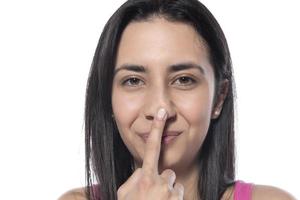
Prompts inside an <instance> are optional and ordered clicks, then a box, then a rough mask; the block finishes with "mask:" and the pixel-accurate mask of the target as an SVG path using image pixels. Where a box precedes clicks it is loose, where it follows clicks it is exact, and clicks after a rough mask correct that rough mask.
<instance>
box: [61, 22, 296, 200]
mask: <svg viewBox="0 0 300 200" xmlns="http://www.w3.org/2000/svg"><path fill="white" fill-rule="evenodd" d="M208 56H209V55H208V51H207V46H206V44H205V42H204V41H203V40H202V38H200V37H199V35H198V34H197V33H196V32H195V31H194V29H193V28H192V27H191V26H190V25H187V24H184V23H178V22H177V23H176V22H168V21H166V20H164V19H162V18H154V19H153V20H151V21H147V22H133V23H130V24H129V25H128V26H127V27H126V28H125V30H124V32H123V34H122V37H121V41H120V44H119V48H118V54H117V60H116V61H117V62H116V70H118V69H120V68H121V66H122V65H124V64H135V65H142V66H144V67H145V68H146V69H147V72H146V73H141V72H134V71H130V70H119V71H118V72H117V73H116V74H115V76H114V81H113V91H112V106H113V113H114V118H115V121H116V124H117V126H118V129H119V132H120V135H121V137H122V139H123V141H124V143H125V144H126V146H127V148H128V149H129V151H130V152H131V154H132V155H133V157H134V160H135V165H136V170H135V172H134V173H133V175H132V176H131V177H130V178H129V179H128V180H127V181H126V182H125V183H124V184H123V185H122V186H121V187H120V188H119V189H118V199H120V200H121V199H141V198H140V197H141V196H143V197H149V198H150V199H151V198H152V199H153V197H151V196H149V195H155V199H169V198H170V197H173V198H174V199H182V198H184V199H185V200H189V199H195V198H199V197H197V194H196V188H195V186H196V182H197V179H196V178H197V177H198V176H197V175H198V169H197V161H196V157H197V155H198V154H199V151H200V150H201V146H202V144H203V141H204V139H205V137H206V134H207V131H208V127H209V124H210V121H211V119H214V118H217V117H218V116H219V113H220V111H221V109H222V105H223V101H224V98H225V96H226V93H227V84H226V82H224V83H223V84H224V87H223V88H224V91H223V92H222V93H221V94H220V95H219V96H217V103H216V104H215V105H213V99H214V84H215V79H214V71H213V67H212V65H211V64H210V63H209V59H208ZM182 62H193V63H196V64H197V65H200V66H201V67H202V68H203V71H204V73H201V72H200V70H198V69H185V70H180V71H177V72H172V73H171V72H169V71H168V69H169V66H170V65H173V64H178V63H182ZM183 76H184V77H190V78H192V79H194V80H195V82H193V81H192V82H191V80H190V79H189V78H188V79H181V78H179V77H183ZM129 78H136V79H130V80H128V79H129ZM159 108H165V109H166V111H167V118H166V119H165V120H162V121H161V120H158V119H157V117H156V113H157V111H158V109H159ZM168 130H176V131H180V132H181V134H180V135H179V136H177V137H176V139H175V140H173V141H172V143H170V144H168V145H165V144H163V145H161V138H162V134H163V132H164V131H168ZM144 132H149V133H150V135H149V138H148V140H147V142H145V141H144V140H142V139H141V137H140V136H139V134H140V133H144ZM161 188H169V189H161ZM232 191H233V188H232V187H230V188H228V189H227V190H226V192H225V194H224V196H223V197H222V200H225V199H233V195H232ZM145 194H147V195H145ZM158 197H159V198H158ZM68 199H80V200H81V199H86V198H85V197H84V194H83V189H82V188H81V189H75V190H72V191H69V192H67V193H66V194H64V195H63V196H62V197H61V198H60V200H68ZM253 199H275V200H276V199H294V198H293V197H292V196H290V195H289V194H288V193H286V192H284V191H282V190H280V189H278V188H275V187H271V186H259V185H256V186H255V187H254V190H253Z"/></svg>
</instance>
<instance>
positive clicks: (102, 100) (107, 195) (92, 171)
mask: <svg viewBox="0 0 300 200" xmlns="http://www.w3.org/2000/svg"><path fill="white" fill-rule="evenodd" d="M155 16H158V17H163V18H165V19H167V20H169V21H173V22H183V23H188V24H190V25H192V26H193V27H194V29H195V30H196V31H197V33H198V34H199V36H201V37H202V38H203V39H204V40H205V42H206V43H207V45H208V51H209V56H210V62H211V64H212V65H213V68H214V74H215V80H216V84H215V85H216V90H215V91H216V92H215V97H216V96H217V95H218V94H219V92H220V91H221V84H220V83H221V82H222V81H223V80H225V79H227V80H228V83H229V85H228V86H229V88H228V93H227V96H226V98H225V101H224V104H223V109H222V112H221V114H220V115H219V117H218V118H217V119H213V120H211V123H210V127H209V130H208V134H207V136H206V138H205V141H204V143H203V146H202V148H201V153H200V154H201V155H199V161H200V166H199V169H200V177H199V182H198V191H199V195H200V197H201V199H206V200H217V199H220V198H221V197H222V195H223V193H224V192H225V190H226V189H227V188H228V186H230V185H232V184H233V183H234V179H235V165H234V163H235V144H234V102H235V100H234V99H235V95H234V92H235V84H234V79H233V73H232V65H231V58H230V52H229V49H228V45H227V41H226V38H225V36H224V33H223V31H222V29H221V27H220V25H219V24H218V22H217V21H216V19H215V18H214V16H213V15H212V14H211V13H210V11H209V10H208V9H207V8H206V7H205V6H204V5H203V4H202V3H200V2H199V1H197V0H128V1H126V2H125V3H124V4H123V5H122V6H121V7H120V8H119V9H118V10H117V11H116V12H115V13H114V14H113V15H112V16H111V18H110V19H109V21H108V22H107V23H106V25H105V27H104V29H103V32H102V34H101V36H100V39H99V42H98V45H97V48H96V51H95V55H94V58H93V62H92V66H91V69H90V72H89V78H88V82H87V88H86V102H85V134H86V135H85V154H86V181H87V183H86V184H87V189H86V195H87V198H88V199H90V200H91V199H93V200H94V199H97V194H96V193H101V199H105V200H113V199H117V195H116V194H117V189H118V188H119V186H120V185H122V184H123V183H124V182H125V181H126V180H127V179H128V178H129V177H130V175H131V174H132V173H133V170H134V169H133V157H132V155H131V154H130V152H129V151H128V149H127V147H126V146H125V144H124V143H123V141H122V139H121V137H120V134H119V132H118V129H117V126H116V124H115V122H114V120H113V118H112V113H113V112H112V105H111V96H112V82H113V71H114V68H115V62H116V53H117V49H118V44H119V41H120V38H121V35H122V32H123V30H124V29H125V27H126V26H127V25H128V24H129V23H130V22H133V21H145V20H151V17H155ZM216 99H217V98H214V100H216ZM96 183H98V184H96ZM92 186H94V187H92ZM91 188H94V189H93V190H91Z"/></svg>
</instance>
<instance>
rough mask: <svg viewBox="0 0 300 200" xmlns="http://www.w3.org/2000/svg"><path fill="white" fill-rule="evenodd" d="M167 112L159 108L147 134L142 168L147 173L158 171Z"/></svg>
mask: <svg viewBox="0 0 300 200" xmlns="http://www.w3.org/2000/svg"><path fill="white" fill-rule="evenodd" d="M166 118H167V112H166V110H165V109H163V108H161V109H159V111H158V112H157V115H156V116H155V117H154V120H153V123H152V127H151V132H150V134H149V136H148V139H147V143H146V148H145V154H144V159H143V166H142V169H143V170H145V171H146V172H149V173H158V161H159V155H160V149H161V138H162V134H163V131H164V126H165V121H166Z"/></svg>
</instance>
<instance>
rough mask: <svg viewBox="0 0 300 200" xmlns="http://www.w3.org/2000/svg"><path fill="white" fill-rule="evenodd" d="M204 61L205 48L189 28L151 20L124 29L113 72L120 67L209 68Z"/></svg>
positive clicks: (202, 41) (178, 23)
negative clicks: (186, 64)
mask: <svg viewBox="0 0 300 200" xmlns="http://www.w3.org/2000/svg"><path fill="white" fill-rule="evenodd" d="M208 60H209V59H208V51H207V45H206V43H205V41H204V40H203V39H202V38H201V36H199V34H198V33H197V32H196V31H195V29H194V28H193V27H192V26H191V25H189V24H186V23H182V22H170V21H167V20H165V19H163V18H154V19H151V20H149V21H141V22H131V23H129V24H128V25H127V27H126V28H125V30H124V31H123V34H122V37H121V40H120V43H119V47H118V52H117V60H116V61H117V62H116V68H118V67H120V66H121V65H122V64H124V63H136V64H141V65H147V66H151V65H165V66H167V65H172V64H175V63H176V62H194V63H202V65H203V64H204V65H205V64H207V65H209V62H208Z"/></svg>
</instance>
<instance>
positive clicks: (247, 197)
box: [233, 180, 253, 200]
mask: <svg viewBox="0 0 300 200" xmlns="http://www.w3.org/2000/svg"><path fill="white" fill-rule="evenodd" d="M252 188H253V184H252V183H245V182H243V181H240V180H238V181H236V183H235V186H234V193H233V199H234V200H251V196H252Z"/></svg>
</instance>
